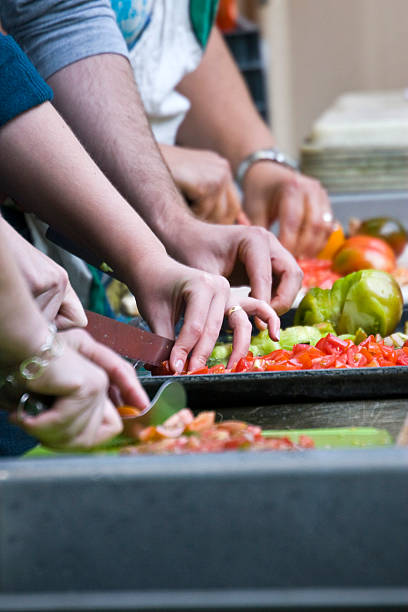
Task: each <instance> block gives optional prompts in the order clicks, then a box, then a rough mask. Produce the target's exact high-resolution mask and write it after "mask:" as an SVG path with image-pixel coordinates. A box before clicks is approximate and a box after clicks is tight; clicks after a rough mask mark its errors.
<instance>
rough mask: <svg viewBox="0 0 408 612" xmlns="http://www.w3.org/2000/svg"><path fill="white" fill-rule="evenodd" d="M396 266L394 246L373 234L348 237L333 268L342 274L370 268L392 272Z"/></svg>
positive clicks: (338, 253) (336, 257) (337, 255)
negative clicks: (373, 236)
mask: <svg viewBox="0 0 408 612" xmlns="http://www.w3.org/2000/svg"><path fill="white" fill-rule="evenodd" d="M395 267H396V260H395V254H394V251H393V250H392V248H391V247H390V246H389V245H388V244H387V243H386V242H384V240H381V239H380V238H372V237H371V236H360V235H359V236H353V237H352V238H348V239H347V240H346V241H345V242H344V244H343V246H342V247H341V248H340V250H339V251H338V252H337V254H336V256H335V258H334V261H333V270H334V271H335V272H337V273H338V274H341V275H342V276H344V275H346V274H350V272H356V271H357V270H366V269H368V268H373V269H375V270H384V271H385V272H392V271H393V270H394V269H395Z"/></svg>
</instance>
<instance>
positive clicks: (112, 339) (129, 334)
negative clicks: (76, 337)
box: [85, 310, 174, 366]
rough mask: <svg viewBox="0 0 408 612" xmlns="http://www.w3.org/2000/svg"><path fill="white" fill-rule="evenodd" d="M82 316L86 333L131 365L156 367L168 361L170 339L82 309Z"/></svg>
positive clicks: (172, 343) (172, 342)
mask: <svg viewBox="0 0 408 612" xmlns="http://www.w3.org/2000/svg"><path fill="white" fill-rule="evenodd" d="M85 313H86V316H87V317H88V325H87V327H86V331H87V332H89V334H90V335H91V336H92V337H93V338H94V339H95V340H97V341H98V342H100V343H101V344H104V345H105V346H108V347H109V348H111V349H113V350H114V351H116V353H119V354H120V355H122V356H123V357H127V358H128V359H132V361H133V362H135V361H136V363H135V364H134V365H135V366H137V365H139V364H143V363H148V364H149V365H160V364H161V362H162V361H165V360H166V359H169V357H170V353H171V349H172V348H173V345H174V340H170V339H169V338H164V337H163V336H158V335H157V334H152V333H151V332H148V331H145V330H143V329H140V328H138V327H133V326H132V325H129V324H128V323H122V322H120V321H116V320H115V319H110V318H109V317H105V316H104V315H100V314H97V313H96V312H91V311H89V310H86V311H85Z"/></svg>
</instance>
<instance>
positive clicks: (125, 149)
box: [49, 54, 193, 253]
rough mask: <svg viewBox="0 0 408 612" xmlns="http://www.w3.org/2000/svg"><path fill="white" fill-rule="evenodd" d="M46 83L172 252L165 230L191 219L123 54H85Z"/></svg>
mask: <svg viewBox="0 0 408 612" xmlns="http://www.w3.org/2000/svg"><path fill="white" fill-rule="evenodd" d="M107 81H108V82H109V85H107ZM49 83H50V84H51V86H52V87H53V90H54V96H55V106H56V107H57V109H58V110H59V111H60V112H61V114H62V115H63V117H64V118H65V119H66V121H67V122H68V124H69V125H70V126H71V127H72V128H73V130H74V132H75V133H76V134H77V135H78V137H79V139H80V140H81V142H82V143H83V144H84V145H85V147H86V148H87V150H88V151H89V152H90V154H91V155H92V157H93V158H94V160H95V161H96V163H97V164H98V166H99V167H100V168H101V169H102V171H103V172H104V173H105V174H106V176H107V177H108V178H109V179H110V180H111V181H112V183H113V184H114V185H115V186H116V187H117V189H118V190H119V191H120V192H121V194H122V195H123V196H124V198H125V199H126V200H127V201H128V202H129V203H130V204H131V206H132V207H133V208H134V209H135V210H137V212H138V213H139V214H140V215H141V216H142V217H143V219H144V220H145V221H146V223H147V224H148V225H149V226H150V227H151V228H152V230H153V231H154V232H155V234H156V235H157V236H158V237H159V239H160V240H162V241H163V242H164V243H165V244H166V246H167V247H169V250H170V253H171V252H172V248H171V246H172V245H171V240H170V241H169V236H173V239H177V236H178V235H179V232H180V230H181V229H183V227H184V228H185V227H186V225H188V224H189V223H190V222H193V219H192V217H191V215H190V213H189V212H188V209H187V207H186V205H185V203H184V201H183V199H182V198H181V196H180V194H179V192H178V191H177V188H176V187H175V185H174V183H173V180H172V178H171V176H170V173H169V171H168V169H167V167H166V165H165V163H164V161H163V158H162V156H161V154H160V151H159V149H158V147H157V145H156V143H155V141H154V138H153V135H152V133H151V130H150V127H149V125H148V122H147V119H146V116H145V113H144V109H143V105H142V102H141V100H140V97H139V94H138V91H137V87H136V84H135V82H134V78H133V73H132V71H131V67H130V65H129V63H128V62H127V60H126V59H125V58H123V57H120V56H118V55H109V54H104V55H100V56H95V57H91V58H87V59H85V60H82V61H80V62H76V63H75V64H72V65H70V66H67V67H66V68H64V69H63V70H60V71H59V72H57V73H56V74H54V75H53V76H52V77H51V79H50V80H49Z"/></svg>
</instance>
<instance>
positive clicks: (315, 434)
mask: <svg viewBox="0 0 408 612" xmlns="http://www.w3.org/2000/svg"><path fill="white" fill-rule="evenodd" d="M262 433H263V435H264V436H265V437H267V438H286V437H287V438H289V439H290V440H292V442H294V443H296V442H297V441H298V440H299V436H301V435H305V436H309V438H312V440H313V441H314V443H315V446H316V448H356V447H357V448H364V447H372V446H392V445H393V443H394V441H393V439H392V437H391V436H390V434H389V433H388V431H386V430H385V429H375V428H374V427H334V428H331V429H328V428H325V429H296V430H293V429H291V430H286V431H285V430H283V429H280V430H276V431H275V430H264V431H263V432H262ZM131 442H132V440H124V439H120V438H114V439H113V440H112V441H111V442H110V443H108V444H107V445H105V446H103V447H100V448H96V449H93V450H92V451H84V452H78V451H76V452H74V451H69V452H66V453H62V452H56V451H52V450H49V449H48V448H45V447H44V446H41V445H40V444H39V445H38V446H36V447H35V448H33V449H31V450H30V451H28V452H27V453H26V454H25V455H24V457H27V458H36V457H53V456H54V457H55V456H56V455H64V454H65V455H68V454H71V455H72V454H81V455H89V454H90V453H92V454H103V455H107V454H108V455H115V454H117V453H118V452H119V449H120V448H121V447H122V446H124V445H126V444H129V443H131Z"/></svg>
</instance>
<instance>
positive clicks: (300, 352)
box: [155, 334, 408, 376]
mask: <svg viewBox="0 0 408 612" xmlns="http://www.w3.org/2000/svg"><path fill="white" fill-rule="evenodd" d="M394 336H395V338H396V340H397V337H398V338H401V337H402V334H394V335H393V336H390V337H389V338H386V339H385V340H384V339H383V338H381V336H379V335H377V336H373V335H371V336H368V338H366V339H365V340H363V341H362V342H360V344H357V345H356V344H354V342H353V340H351V339H343V338H339V337H338V336H335V335H333V334H327V336H325V337H324V338H321V339H320V340H319V341H318V342H317V344H316V345H315V346H311V345H310V344H295V346H294V347H293V349H292V350H287V349H278V350H275V351H272V352H271V353H269V354H267V355H260V356H254V354H253V353H251V352H248V354H247V356H246V357H243V358H241V359H240V360H239V361H238V363H237V365H236V366H235V367H234V368H232V369H230V370H227V369H226V368H225V366H224V365H223V364H218V365H215V366H211V367H208V366H206V367H204V368H200V369H199V370H193V371H190V372H189V371H185V372H183V374H225V373H229V372H276V371H285V372H288V371H292V370H323V369H324V370H325V369H328V368H337V369H350V368H364V367H366V368H373V367H389V366H408V341H405V342H404V344H403V346H401V347H396V346H394V345H393V337H394ZM405 338H406V336H405ZM155 373H156V374H159V375H162V376H163V375H164V376H166V375H167V376H168V375H171V374H172V372H171V371H170V369H169V366H168V363H167V362H163V364H162V367H161V368H160V370H159V371H156V372H155Z"/></svg>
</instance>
